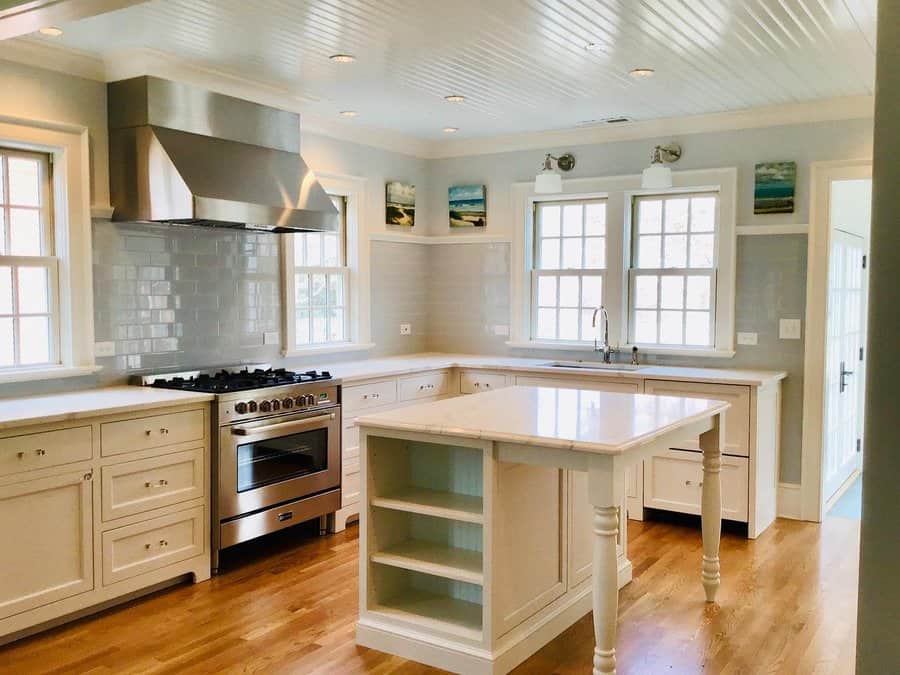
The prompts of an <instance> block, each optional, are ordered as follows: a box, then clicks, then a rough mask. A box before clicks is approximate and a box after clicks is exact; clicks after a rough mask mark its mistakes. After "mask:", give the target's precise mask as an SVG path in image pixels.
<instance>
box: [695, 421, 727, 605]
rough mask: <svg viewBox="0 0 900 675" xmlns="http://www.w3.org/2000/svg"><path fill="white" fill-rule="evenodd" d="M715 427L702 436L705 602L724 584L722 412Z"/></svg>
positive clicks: (714, 595)
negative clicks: (721, 553) (721, 543)
mask: <svg viewBox="0 0 900 675" xmlns="http://www.w3.org/2000/svg"><path fill="white" fill-rule="evenodd" d="M712 422H713V424H712V429H710V430H709V431H706V432H704V433H703V434H701V435H700V448H701V450H702V451H703V488H702V495H701V503H702V506H701V514H700V515H701V524H700V527H701V529H702V531H703V564H702V565H701V578H702V580H703V590H704V591H705V592H706V601H707V602H715V599H716V593H717V591H718V590H719V585H720V583H721V575H720V573H719V569H720V564H719V540H720V538H721V536H722V480H721V467H722V445H723V444H724V442H725V434H724V433H723V432H724V431H725V430H724V429H723V428H722V415H716V416H715V417H714V418H713V420H712Z"/></svg>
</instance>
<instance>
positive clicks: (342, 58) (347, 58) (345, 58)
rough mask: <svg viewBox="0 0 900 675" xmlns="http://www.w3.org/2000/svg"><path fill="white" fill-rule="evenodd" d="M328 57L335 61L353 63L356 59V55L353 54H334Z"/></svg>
mask: <svg viewBox="0 0 900 675" xmlns="http://www.w3.org/2000/svg"><path fill="white" fill-rule="evenodd" d="M328 58H329V59H331V60H332V61H334V62H335V63H353V62H354V61H356V57H355V56H353V54H332V55H331V56H329V57H328Z"/></svg>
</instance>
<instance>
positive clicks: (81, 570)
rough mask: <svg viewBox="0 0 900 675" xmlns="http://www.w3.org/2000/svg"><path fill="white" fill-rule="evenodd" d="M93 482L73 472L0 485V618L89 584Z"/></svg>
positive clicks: (91, 582) (86, 588)
mask: <svg viewBox="0 0 900 675" xmlns="http://www.w3.org/2000/svg"><path fill="white" fill-rule="evenodd" d="M92 484H93V483H92V480H91V475H90V472H89V471H88V472H85V471H76V472H69V473H65V474H61V475H58V476H51V477H47V478H39V479H37V480H29V481H26V482H22V483H14V484H12V485H6V486H4V487H0V532H3V546H2V547H0V569H2V570H3V573H2V574H0V619H2V618H5V617H9V616H12V615H15V614H19V613H21V612H25V611H27V610H30V609H34V608H36V607H40V606H42V605H47V604H49V603H52V602H56V601H58V600H61V599H63V598H68V597H70V596H74V595H78V594H83V593H86V592H87V591H90V590H91V589H92V588H93V587H94V569H93V562H92V561H93V557H94V547H93V528H92V526H91V522H92V506H91V488H92ZM0 625H2V623H0ZM0 634H2V631H0Z"/></svg>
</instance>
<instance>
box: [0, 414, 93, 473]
mask: <svg viewBox="0 0 900 675" xmlns="http://www.w3.org/2000/svg"><path fill="white" fill-rule="evenodd" d="M92 443H93V437H92V434H91V427H90V426H83V427H76V428H74V429H60V430H56V431H44V432H41V433H36V434H25V435H22V436H12V437H9V438H0V476H5V475H9V474H15V473H20V472H24V471H34V470H37V469H47V468H50V467H54V466H61V465H63V464H71V463H72V462H83V461H84V460H89V459H90V458H91V455H92V454H93V445H92Z"/></svg>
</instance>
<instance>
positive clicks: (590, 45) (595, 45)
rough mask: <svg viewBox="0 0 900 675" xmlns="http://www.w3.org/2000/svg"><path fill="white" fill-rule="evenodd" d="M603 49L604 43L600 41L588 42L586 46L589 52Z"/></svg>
mask: <svg viewBox="0 0 900 675" xmlns="http://www.w3.org/2000/svg"><path fill="white" fill-rule="evenodd" d="M602 49H603V45H601V44H600V43H599V42H588V43H587V44H586V45H585V46H584V50H585V51H587V52H599V51H601V50H602Z"/></svg>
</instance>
